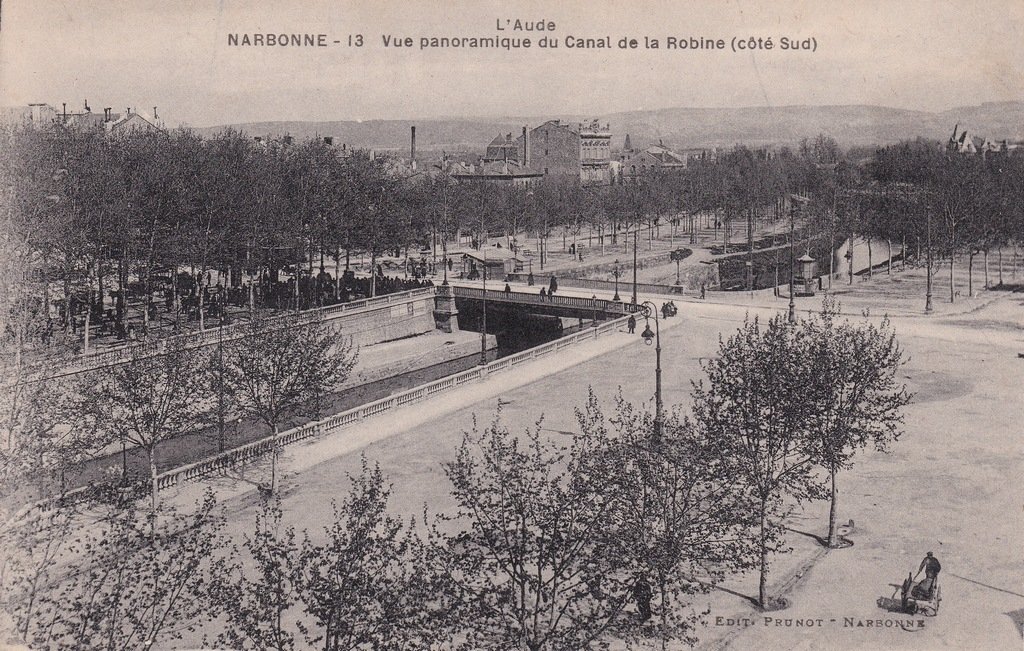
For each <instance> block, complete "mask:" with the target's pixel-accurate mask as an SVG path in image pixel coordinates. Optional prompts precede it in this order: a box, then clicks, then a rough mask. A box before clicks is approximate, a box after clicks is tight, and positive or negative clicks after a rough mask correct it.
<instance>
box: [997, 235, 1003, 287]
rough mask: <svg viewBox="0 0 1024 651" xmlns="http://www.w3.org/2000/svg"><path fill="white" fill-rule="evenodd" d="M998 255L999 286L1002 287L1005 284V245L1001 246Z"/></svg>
mask: <svg viewBox="0 0 1024 651" xmlns="http://www.w3.org/2000/svg"><path fill="white" fill-rule="evenodd" d="M997 255H998V256H999V258H998V260H997V262H998V263H999V286H1000V287H1002V286H1003V247H1002V245H1000V246H999V252H998V253H997Z"/></svg>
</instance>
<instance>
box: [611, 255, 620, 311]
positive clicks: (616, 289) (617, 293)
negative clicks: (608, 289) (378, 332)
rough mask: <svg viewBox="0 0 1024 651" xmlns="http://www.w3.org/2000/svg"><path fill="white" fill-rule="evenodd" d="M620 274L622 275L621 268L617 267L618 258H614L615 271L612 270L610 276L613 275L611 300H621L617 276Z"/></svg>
mask: <svg viewBox="0 0 1024 651" xmlns="http://www.w3.org/2000/svg"><path fill="white" fill-rule="evenodd" d="M621 275H622V269H620V268H619V259H618V258H616V259H615V271H613V272H612V276H614V277H615V298H613V299H612V300H613V301H621V300H622V299H621V298H619V276H621Z"/></svg>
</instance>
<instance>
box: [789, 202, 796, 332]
mask: <svg viewBox="0 0 1024 651" xmlns="http://www.w3.org/2000/svg"><path fill="white" fill-rule="evenodd" d="M795 232H796V205H795V204H794V205H793V206H790V208H789V322H790V323H796V301H795V300H794V299H793V287H794V286H795V285H794V282H793V268H794V267H795V266H796V257H795V256H796V254H795V253H794V252H793V245H794V243H793V240H794V234H795Z"/></svg>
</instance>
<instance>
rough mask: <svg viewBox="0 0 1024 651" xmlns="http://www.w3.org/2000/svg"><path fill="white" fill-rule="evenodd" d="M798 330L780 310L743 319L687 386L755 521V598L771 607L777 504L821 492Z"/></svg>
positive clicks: (699, 420)
mask: <svg viewBox="0 0 1024 651" xmlns="http://www.w3.org/2000/svg"><path fill="white" fill-rule="evenodd" d="M803 335H804V333H803V331H802V330H799V329H795V328H792V327H791V326H789V325H788V324H787V323H786V320H785V318H784V317H783V316H782V315H778V316H775V317H774V318H772V319H771V320H769V321H768V322H767V323H764V324H762V323H761V322H760V321H759V320H758V319H754V320H749V319H748V320H746V321H745V322H744V324H743V326H742V327H741V328H740V329H739V331H738V332H737V333H736V334H734V335H732V336H731V337H729V338H728V339H725V340H722V341H721V342H720V343H719V349H718V355H717V356H715V357H714V358H712V359H711V360H709V361H707V362H706V363H704V372H705V373H706V374H707V381H706V383H705V382H704V381H701V382H700V383H698V384H696V385H695V386H694V390H693V399H694V407H693V415H694V423H695V425H696V426H697V427H698V431H699V432H700V436H701V437H702V439H703V440H705V441H708V442H709V444H711V445H714V446H715V447H716V448H717V450H716V451H715V452H714V453H713V454H714V456H716V457H717V458H720V459H725V460H728V461H729V464H728V466H729V470H728V472H732V473H736V474H737V476H739V477H741V478H742V480H743V481H744V482H745V484H746V486H747V488H748V489H749V490H750V491H751V493H752V495H753V498H754V507H753V510H754V513H755V514H756V516H757V519H758V523H757V528H758V541H757V544H758V552H759V556H760V562H759V566H760V580H759V586H758V604H759V605H760V606H761V607H762V608H766V609H771V608H773V607H774V606H775V604H774V603H772V602H770V601H769V599H768V594H767V582H768V571H769V561H768V556H769V553H771V552H773V551H778V550H779V549H781V545H780V542H781V538H780V530H781V527H782V517H783V510H782V507H783V503H784V500H785V499H786V498H793V499H796V500H798V501H799V500H802V499H814V498H818V497H821V496H822V494H823V488H822V486H821V483H820V481H819V480H818V478H817V477H816V476H815V474H814V469H815V466H816V464H817V462H818V457H817V456H816V450H815V449H814V448H813V447H812V446H811V445H809V444H808V441H809V439H810V433H809V430H808V428H809V427H810V426H811V425H812V424H813V423H812V422H811V421H810V419H808V418H807V417H806V411H805V405H804V404H803V398H802V396H803V393H804V391H805V389H806V388H807V386H808V382H809V380H810V378H811V377H812V376H811V374H810V365H809V360H808V359H807V357H806V355H805V352H806V344H805V342H804V340H803Z"/></svg>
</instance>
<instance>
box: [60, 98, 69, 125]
mask: <svg viewBox="0 0 1024 651" xmlns="http://www.w3.org/2000/svg"><path fill="white" fill-rule="evenodd" d="M61 106H63V107H64V108H63V109H62V110H61V113H63V114H64V120H65V121H67V119H68V103H67V102H63V103H62V104H61Z"/></svg>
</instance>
